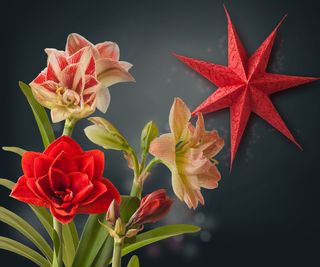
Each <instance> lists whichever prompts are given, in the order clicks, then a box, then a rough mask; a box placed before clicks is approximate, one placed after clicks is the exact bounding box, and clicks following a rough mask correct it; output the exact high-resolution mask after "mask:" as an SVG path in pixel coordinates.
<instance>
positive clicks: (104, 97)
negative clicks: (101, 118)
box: [97, 87, 111, 113]
mask: <svg viewBox="0 0 320 267" xmlns="http://www.w3.org/2000/svg"><path fill="white" fill-rule="evenodd" d="M110 100H111V95H110V91H109V89H108V87H105V88H101V89H100V90H99V92H98V94H97V109H99V110H100V111H101V112H103V113H106V112H107V109H108V107H109V105H110Z"/></svg>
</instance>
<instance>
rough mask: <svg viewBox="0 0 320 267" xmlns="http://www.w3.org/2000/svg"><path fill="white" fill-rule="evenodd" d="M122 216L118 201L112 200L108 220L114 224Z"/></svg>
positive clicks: (107, 215)
mask: <svg viewBox="0 0 320 267" xmlns="http://www.w3.org/2000/svg"><path fill="white" fill-rule="evenodd" d="M119 217H120V208H119V204H118V202H117V201H114V200H113V201H112V202H111V204H110V206H109V209H108V211H107V214H106V221H107V222H108V223H110V224H111V225H112V226H114V225H115V224H116V221H117V219H118V218H119Z"/></svg>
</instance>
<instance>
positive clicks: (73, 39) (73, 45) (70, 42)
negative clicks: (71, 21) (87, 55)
mask: <svg viewBox="0 0 320 267" xmlns="http://www.w3.org/2000/svg"><path fill="white" fill-rule="evenodd" d="M84 47H94V45H93V44H92V43H91V42H89V41H88V40H87V39H86V38H84V37H83V36H81V35H80V34H78V33H71V34H69V35H68V38H67V43H66V52H67V54H68V55H73V54H75V53H77V52H78V51H79V50H80V49H82V48H84Z"/></svg>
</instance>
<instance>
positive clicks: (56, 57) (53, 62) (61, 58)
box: [47, 50, 68, 82]
mask: <svg viewBox="0 0 320 267" xmlns="http://www.w3.org/2000/svg"><path fill="white" fill-rule="evenodd" d="M66 66H68V62H67V59H66V56H65V53H64V52H62V51H58V50H56V51H52V53H50V56H49V57H48V68H47V80H52V81H54V82H59V80H60V79H59V76H60V72H61V71H62V70H64V68H65V67H66Z"/></svg>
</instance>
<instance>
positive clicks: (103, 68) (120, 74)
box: [96, 59, 135, 87]
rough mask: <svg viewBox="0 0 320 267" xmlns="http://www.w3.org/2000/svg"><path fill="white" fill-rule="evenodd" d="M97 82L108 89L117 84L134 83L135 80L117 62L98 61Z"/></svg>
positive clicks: (108, 60)
mask: <svg viewBox="0 0 320 267" xmlns="http://www.w3.org/2000/svg"><path fill="white" fill-rule="evenodd" d="M96 72H97V77H98V80H99V81H100V82H101V83H102V85H103V86H104V87H110V86H111V85H114V84H116V83H119V82H134V81H135V79H134V78H133V77H132V76H131V74H130V73H129V72H128V71H126V70H125V69H124V68H123V67H122V66H121V65H120V64H119V62H117V61H113V60H110V59H98V60H97V61H96Z"/></svg>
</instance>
